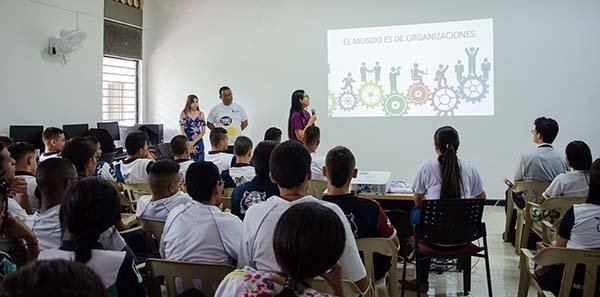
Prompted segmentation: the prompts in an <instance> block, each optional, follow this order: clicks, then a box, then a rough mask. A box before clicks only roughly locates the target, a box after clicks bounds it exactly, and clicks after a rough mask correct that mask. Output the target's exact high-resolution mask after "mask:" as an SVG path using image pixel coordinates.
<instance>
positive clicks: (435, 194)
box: [403, 126, 486, 292]
mask: <svg viewBox="0 0 600 297" xmlns="http://www.w3.org/2000/svg"><path fill="white" fill-rule="evenodd" d="M433 139H434V145H435V152H436V154H437V156H438V157H437V159H435V160H431V161H429V162H427V163H425V164H424V165H423V166H422V167H421V169H420V170H419V172H418V173H417V176H416V177H415V180H414V182H413V185H412V187H413V189H414V191H415V208H414V209H413V210H412V211H411V213H410V224H411V226H414V225H415V224H418V223H419V220H420V217H421V209H420V207H421V203H422V202H423V200H425V199H459V198H478V199H485V197H486V195H485V191H484V190H483V183H482V181H481V177H480V176H479V172H478V171H477V169H476V168H475V167H474V166H473V165H471V163H469V162H467V161H463V160H461V159H459V158H458V156H457V151H458V147H459V145H460V140H459V137H458V132H457V131H456V130H455V129H454V128H452V127H450V126H444V127H441V128H439V129H437V131H435V134H434V136H433ZM420 263H421V267H420V272H419V273H420V276H419V278H420V282H421V283H420V290H421V292H427V290H428V289H429V282H428V278H429V266H430V264H431V258H423V259H421V261H420ZM416 284H417V283H416V279H415V280H411V281H406V282H405V283H404V284H403V286H405V287H406V288H407V289H408V290H413V291H415V290H416V287H417V286H416Z"/></svg>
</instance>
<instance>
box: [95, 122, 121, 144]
mask: <svg viewBox="0 0 600 297" xmlns="http://www.w3.org/2000/svg"><path fill="white" fill-rule="evenodd" d="M97 126H98V129H105V130H106V131H108V133H109V134H110V136H112V138H113V140H121V133H120V132H119V122H104V123H98V124H97Z"/></svg>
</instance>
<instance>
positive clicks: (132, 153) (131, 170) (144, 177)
mask: <svg viewBox="0 0 600 297" xmlns="http://www.w3.org/2000/svg"><path fill="white" fill-rule="evenodd" d="M125 149H126V150H127V159H125V160H123V161H121V162H119V163H118V164H117V165H116V166H115V175H116V176H117V181H118V182H122V183H126V184H147V183H148V174H150V168H151V167H152V164H154V161H153V160H152V159H150V151H149V149H148V135H146V133H144V132H132V133H129V135H127V138H125Z"/></svg>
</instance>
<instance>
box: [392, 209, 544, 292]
mask: <svg viewBox="0 0 600 297" xmlns="http://www.w3.org/2000/svg"><path fill="white" fill-rule="evenodd" d="M483 221H484V222H485V223H486V228H487V232H488V236H487V241H488V249H489V253H490V267H491V273H492V290H493V294H494V296H497V297H504V296H506V297H516V296H517V290H518V288H519V270H518V268H517V267H518V261H519V258H518V256H516V255H515V253H514V247H513V246H512V245H511V244H510V243H505V242H503V241H502V232H504V221H505V215H504V207H501V206H495V207H494V206H486V207H485V211H484V216H483ZM472 261H473V264H472V265H473V266H474V267H473V270H472V274H471V293H470V295H469V296H475V297H479V296H488V294H487V281H486V276H485V264H484V261H483V259H476V258H473V260H472ZM414 273H415V270H414V266H413V265H409V266H408V270H407V279H413V278H414ZM398 276H399V278H401V277H402V265H401V264H399V269H398ZM406 293H407V294H406V295H405V296H409V297H412V296H416V293H415V292H410V291H406ZM422 296H426V295H425V294H422ZM427 296H436V297H437V296H464V294H463V285H462V273H456V272H445V273H443V274H441V275H437V274H435V273H430V275H429V292H428V294H427ZM528 296H535V293H534V290H533V288H530V289H529V295H528Z"/></svg>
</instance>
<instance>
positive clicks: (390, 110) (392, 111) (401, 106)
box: [383, 93, 408, 117]
mask: <svg viewBox="0 0 600 297" xmlns="http://www.w3.org/2000/svg"><path fill="white" fill-rule="evenodd" d="M383 109H384V110H385V115H386V116H390V117H398V116H402V115H404V114H406V111H407V110H408V100H407V99H406V96H405V95H404V93H401V94H391V95H388V96H387V97H386V98H385V101H384V103H383Z"/></svg>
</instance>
